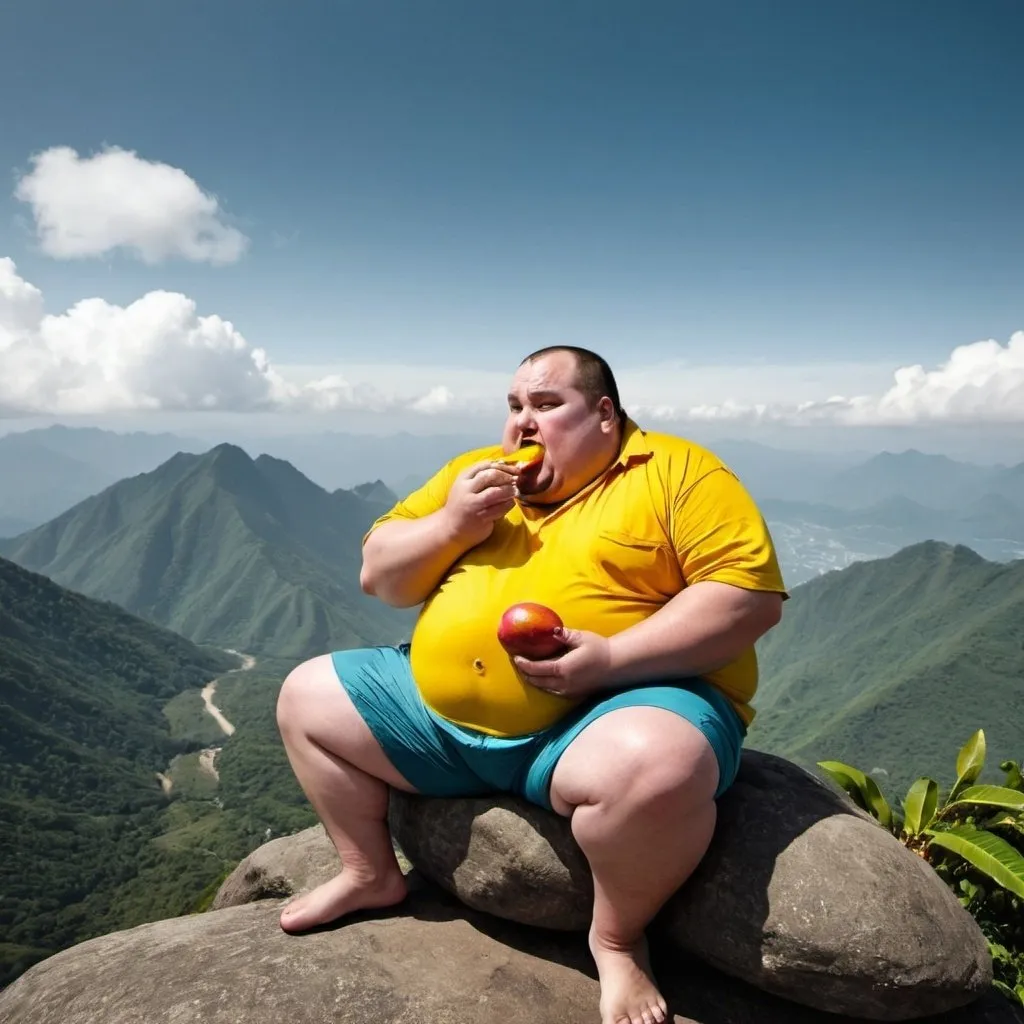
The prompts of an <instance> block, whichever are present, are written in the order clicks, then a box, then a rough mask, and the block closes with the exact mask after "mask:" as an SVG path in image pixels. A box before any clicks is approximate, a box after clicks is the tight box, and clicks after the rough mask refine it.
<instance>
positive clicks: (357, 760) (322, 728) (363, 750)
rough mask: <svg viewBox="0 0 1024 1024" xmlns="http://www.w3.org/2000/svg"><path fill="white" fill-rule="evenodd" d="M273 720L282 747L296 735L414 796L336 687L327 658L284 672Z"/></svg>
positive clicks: (338, 685)
mask: <svg viewBox="0 0 1024 1024" xmlns="http://www.w3.org/2000/svg"><path fill="white" fill-rule="evenodd" d="M277 720H278V725H279V727H280V730H281V734H282V736H283V738H284V739H285V741H286V743H287V741H288V740H289V739H290V738H291V737H292V736H294V735H296V734H301V736H302V737H303V738H305V739H307V740H311V741H312V742H313V743H315V744H316V745H317V746H319V747H321V748H322V749H323V750H324V751H326V752H327V754H329V755H330V756H332V757H336V758H338V759H339V760H342V761H344V762H345V763H346V764H349V765H352V766H353V767H355V768H358V769H359V770H360V771H364V772H366V774H367V775H372V776H373V777H374V778H375V779H380V780H381V781H382V782H386V783H388V784H389V785H392V786H394V787H396V788H398V789H404V790H407V791H409V792H415V787H414V786H412V784H411V783H410V782H409V781H408V780H407V779H405V778H404V776H403V775H402V773H401V772H399V771H398V770H397V769H396V768H395V766H394V765H393V764H392V763H391V761H390V759H389V758H388V756H387V754H386V753H385V752H384V749H383V747H382V746H381V744H380V742H379V741H378V740H377V738H376V737H375V736H374V734H373V732H372V731H371V729H370V727H369V726H368V725H367V723H366V721H365V720H364V718H363V716H362V715H361V714H360V713H359V711H358V710H357V709H356V707H355V705H354V704H353V702H352V698H351V697H350V696H349V693H348V691H347V690H346V689H345V687H344V686H342V685H341V682H340V680H339V678H338V672H337V669H336V668H335V664H334V661H333V660H332V656H331V655H329V654H324V655H320V656H319V657H316V658H310V659H309V660H308V661H305V662H303V663H302V664H301V665H298V666H297V667H296V668H294V669H293V670H292V671H291V672H290V673H289V674H288V677H287V678H286V679H285V681H284V684H283V685H282V686H281V691H280V693H279V695H278V699H277Z"/></svg>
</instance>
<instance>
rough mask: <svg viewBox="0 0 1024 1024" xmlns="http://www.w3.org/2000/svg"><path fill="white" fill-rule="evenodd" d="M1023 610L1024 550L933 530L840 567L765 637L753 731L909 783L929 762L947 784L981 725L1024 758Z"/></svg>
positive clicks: (1004, 754)
mask: <svg viewBox="0 0 1024 1024" xmlns="http://www.w3.org/2000/svg"><path fill="white" fill-rule="evenodd" d="M1022 623H1024V561H1016V562H1011V563H1009V564H1001V563H994V562H990V561H987V560H986V559H984V558H982V557H980V556H979V555H978V554H977V553H976V552H974V551H972V550H970V549H969V548H966V547H964V546H962V545H951V544H942V543H938V542H935V541H928V542H925V543H922V544H916V545H913V546H911V547H907V548H904V549H903V550H901V551H899V552H898V553H897V554H895V555H893V556H891V557H888V558H882V559H877V560H874V561H870V562H859V563H857V564H854V565H851V566H849V567H848V568H846V569H843V570H842V571H837V572H829V573H827V574H825V575H823V576H821V577H819V578H817V579H814V580H812V581H810V582H808V583H805V584H804V585H802V586H799V587H796V588H794V589H793V591H792V594H791V598H790V600H789V601H788V602H787V603H786V607H785V611H784V614H783V617H782V621H781V623H780V624H779V625H778V626H776V627H775V628H774V629H773V630H772V631H771V632H770V633H769V634H767V636H765V637H764V638H763V639H762V641H761V642H760V644H759V645H758V651H759V658H760V664H761V684H760V688H759V690H758V693H757V697H756V701H755V706H756V708H757V717H756V718H755V720H754V723H753V725H752V727H751V729H750V733H749V736H748V745H749V746H752V747H754V748H758V749H762V750H768V751H771V752H773V753H777V754H780V755H782V756H785V757H790V758H792V759H794V760H796V761H798V762H799V763H802V764H805V765H806V766H808V767H810V766H812V765H813V764H814V762H816V761H818V760H822V759H835V760H840V761H846V762H848V763H851V764H853V765H855V766H856V767H858V768H861V769H862V770H864V771H876V770H879V769H880V770H881V771H882V772H883V773H884V774H883V775H882V776H881V778H883V779H887V780H888V783H889V785H891V787H892V790H893V793H894V794H896V795H899V796H900V797H902V796H903V795H904V794H905V792H906V788H907V787H908V786H909V784H910V783H911V782H912V781H913V780H914V779H915V778H917V777H918V776H919V775H931V776H932V777H933V778H936V779H940V780H945V782H944V784H945V785H946V786H948V785H949V783H950V782H951V781H952V779H950V773H951V772H952V771H953V763H954V760H955V756H956V751H957V750H959V748H960V747H961V746H962V745H963V743H964V742H965V741H966V740H967V738H968V737H969V736H970V735H971V734H972V733H973V732H974V731H975V730H976V729H978V728H983V729H984V730H985V734H986V737H987V740H988V746H989V749H990V750H991V751H992V755H991V757H990V766H992V765H997V764H998V761H999V759H1006V758H1014V759H1017V760H1020V759H1021V757H1022V756H1024V628H1022ZM996 777H998V773H997V776H996Z"/></svg>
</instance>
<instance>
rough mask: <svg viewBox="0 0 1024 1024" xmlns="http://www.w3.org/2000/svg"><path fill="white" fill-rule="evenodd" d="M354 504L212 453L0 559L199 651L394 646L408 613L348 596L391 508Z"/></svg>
mask: <svg viewBox="0 0 1024 1024" xmlns="http://www.w3.org/2000/svg"><path fill="white" fill-rule="evenodd" d="M363 493H364V494H365V497H364V496H362V495H361V494H358V493H354V492H351V491H345V490H337V491H334V492H328V491H325V490H324V489H323V488H321V487H319V486H317V485H316V484H314V483H313V482H312V481H310V480H309V479H307V478H306V477H305V476H303V475H302V474H301V473H299V472H298V471H297V470H296V469H295V468H294V467H293V466H291V465H290V464H288V463H286V462H283V461H281V460H279V459H275V458H272V457H270V456H268V455H261V456H260V457H259V458H257V459H255V460H254V459H252V458H250V456H249V455H247V454H246V453H245V452H244V451H243V450H242V449H241V448H238V447H236V446H234V445H229V444H222V445H218V446H217V447H215V448H213V449H211V450H210V451H208V452H205V453H203V454H201V455H193V454H187V453H178V454H176V455H174V456H173V457H172V458H170V459H168V460H167V461H166V462H165V463H163V464H162V465H160V466H159V467H157V468H156V469H155V470H152V471H150V472H148V473H141V474H138V475H137V476H133V477H130V478H128V479H125V480H121V481H119V482H118V483H116V484H114V485H112V486H110V487H107V488H106V489H104V490H103V491H101V492H100V493H99V494H97V495H94V496H93V497H90V498H87V499H86V500H85V501H82V502H80V503H78V504H77V505H75V506H74V507H72V508H71V509H69V510H67V511H66V512H64V513H63V514H62V515H60V516H57V517H56V518H55V519H53V520H51V521H50V522H48V523H46V524H44V525H43V526H40V527H37V528H36V529H34V530H31V531H29V532H27V533H24V534H22V535H20V536H18V537H16V538H13V539H10V540H7V541H3V542H0V554H3V555H5V556H7V557H9V558H10V559H11V560H12V561H14V562H17V563H18V564H19V565H22V566H24V567H25V568H28V569H31V570H34V571H36V572H40V573H44V574H45V575H47V576H49V577H50V578H51V579H53V580H55V581H56V582H58V583H60V584H61V585H63V586H66V587H69V588H71V589H73V590H76V591H80V592H81V593H83V594H87V595H89V596H91V597H96V598H101V599H103V600H107V601H113V602H116V603H117V604H119V605H120V606H121V607H123V608H125V609H127V610H128V611H130V612H132V613H133V614H136V615H139V616H141V617H143V618H145V619H148V620H150V621H152V622H155V623H158V624H160V625H163V626H166V627H168V628H170V629H173V630H175V631H176V632H178V633H180V634H181V635H182V636H185V637H188V638H190V639H192V640H195V641H197V642H202V643H212V644H217V645H218V646H222V647H231V648H235V649H239V650H244V651H247V652H251V653H254V654H262V653H267V654H271V655H273V656H275V657H280V658H291V657H295V658H298V657H302V656H308V655H311V654H315V653H322V652H324V651H328V650H331V649H334V648H336V647H351V646H358V645H362V644H367V643H394V642H399V641H401V640H402V639H404V638H405V637H406V635H407V633H408V632H409V630H410V629H411V625H412V622H413V619H414V613H413V612H412V611H408V610H396V609H392V608H389V607H387V606H386V605H384V604H383V603H382V602H379V601H377V600H375V599H373V598H371V597H368V596H367V595H365V594H364V593H363V592H362V590H361V588H360V586H359V567H360V542H361V538H362V535H363V533H364V532H365V531H366V529H367V528H368V527H369V525H370V524H371V523H372V521H373V520H374V519H375V518H376V517H377V516H378V515H380V514H381V513H382V512H383V511H385V510H386V508H387V507H389V505H390V504H391V503H392V502H393V501H394V496H393V495H391V494H390V493H389V492H386V489H384V490H382V489H381V485H379V484H372V485H369V486H368V489H365V490H364V492H363ZM382 498H383V499H384V500H383V501H382V500H381V499H382Z"/></svg>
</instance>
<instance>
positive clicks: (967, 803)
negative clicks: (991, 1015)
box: [818, 729, 1024, 1006]
mask: <svg viewBox="0 0 1024 1024" xmlns="http://www.w3.org/2000/svg"><path fill="white" fill-rule="evenodd" d="M985 756H986V748H985V733H984V731H983V730H981V729H979V730H978V731H977V732H976V733H974V735H973V736H971V738H970V739H969V740H968V741H967V742H966V743H965V744H964V746H963V747H962V748H961V749H960V752H959V754H958V755H957V759H956V781H955V782H954V783H953V785H952V787H951V788H950V790H949V792H948V793H947V794H945V796H944V797H942V795H941V794H940V790H939V784H938V783H937V782H936V781H935V780H934V779H931V778H928V777H927V776H924V777H921V778H919V779H917V781H915V782H914V783H913V785H911V787H910V788H909V790H908V791H907V795H906V797H905V798H904V799H903V800H902V801H900V802H899V803H898V804H897V805H896V806H893V805H891V804H890V803H889V801H888V800H886V798H885V796H884V795H883V793H882V791H881V789H880V787H879V786H878V783H877V782H875V780H874V779H873V778H872V777H871V776H870V775H867V774H865V773H864V772H862V771H860V770H859V769H857V768H854V767H852V766H850V765H848V764H843V763H842V762H841V761H819V762H818V767H819V768H821V769H822V771H824V772H825V773H826V774H827V775H828V776H829V777H830V778H831V779H832V780H833V781H834V782H835V783H837V784H838V785H839V786H840V787H841V788H842V789H843V790H844V791H845V792H846V793H847V794H848V795H849V796H850V798H851V799H852V800H853V802H854V803H855V804H857V806H858V807H860V808H861V809H862V810H865V811H867V812H868V813H869V814H871V815H872V816H873V817H874V818H875V819H876V820H877V821H878V823H879V825H880V826H882V827H883V828H885V829H887V830H888V831H889V832H891V833H892V834H893V835H894V836H895V837H896V838H897V839H898V840H899V841H900V842H901V843H903V845H904V846H906V847H907V849H909V850H911V851H912V852H914V853H915V854H917V855H918V856H919V857H922V858H923V859H924V860H925V861H927V862H928V863H929V864H930V865H931V866H932V867H933V868H934V869H935V871H936V873H937V874H938V875H939V877H940V878H942V880H943V881H944V882H946V884H947V885H949V886H950V888H951V889H952V890H953V892H954V893H955V894H956V896H957V899H959V901H960V903H961V904H962V905H963V906H964V907H965V908H966V909H967V910H968V911H969V912H970V913H971V914H972V915H973V917H974V919H975V920H976V921H977V922H978V925H979V927H980V928H981V930H982V932H983V934H984V935H985V937H986V939H987V940H988V944H989V952H990V953H991V954H992V962H993V973H994V978H995V981H994V984H995V986H996V988H997V989H998V990H999V991H1000V992H1001V993H1002V994H1003V995H1004V996H1006V997H1007V998H1008V999H1010V1000H1012V1001H1014V1002H1016V1003H1019V1004H1020V1005H1021V1006H1024V776H1022V772H1021V766H1020V764H1019V763H1018V762H1016V761H1003V762H1002V763H1001V764H1000V765H999V768H1000V770H1001V771H1002V772H1003V773H1004V775H1005V779H1004V782H1003V784H1002V785H988V784H978V779H979V777H980V776H981V773H982V770H983V769H984V767H985Z"/></svg>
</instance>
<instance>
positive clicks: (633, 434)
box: [614, 416, 654, 466]
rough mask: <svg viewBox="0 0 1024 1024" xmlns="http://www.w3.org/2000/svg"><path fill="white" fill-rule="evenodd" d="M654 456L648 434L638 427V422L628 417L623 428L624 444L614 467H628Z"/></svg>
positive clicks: (620, 448)
mask: <svg viewBox="0 0 1024 1024" xmlns="http://www.w3.org/2000/svg"><path fill="white" fill-rule="evenodd" d="M653 454H654V449H653V448H652V447H651V443H650V441H648V440H647V434H646V433H645V432H644V431H643V430H642V429H641V428H640V427H639V426H638V425H637V423H636V421H635V420H633V419H630V417H628V416H627V417H626V418H625V420H624V421H623V426H622V444H621V445H620V446H619V457H618V458H617V459H616V460H615V463H614V465H620V466H628V465H629V464H630V463H631V462H634V461H636V460H644V459H649V458H650V457H651V456H652V455H653Z"/></svg>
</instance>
